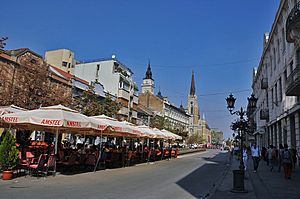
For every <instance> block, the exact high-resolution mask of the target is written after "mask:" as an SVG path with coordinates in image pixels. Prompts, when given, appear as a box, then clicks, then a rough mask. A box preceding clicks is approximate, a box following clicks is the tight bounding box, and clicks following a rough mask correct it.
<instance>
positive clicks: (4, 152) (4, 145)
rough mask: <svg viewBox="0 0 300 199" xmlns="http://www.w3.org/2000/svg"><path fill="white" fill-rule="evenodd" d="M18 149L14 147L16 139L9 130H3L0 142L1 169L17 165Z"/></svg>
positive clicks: (9, 168)
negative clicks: (3, 133)
mask: <svg viewBox="0 0 300 199" xmlns="http://www.w3.org/2000/svg"><path fill="white" fill-rule="evenodd" d="M18 159H19V150H18V149H17V147H16V139H15V138H14V137H13V136H12V134H11V132H10V131H9V130H6V131H5V135H4V138H3V140H2V142H1V144H0V167H1V169H2V170H11V169H13V168H14V167H16V166H17V163H18Z"/></svg>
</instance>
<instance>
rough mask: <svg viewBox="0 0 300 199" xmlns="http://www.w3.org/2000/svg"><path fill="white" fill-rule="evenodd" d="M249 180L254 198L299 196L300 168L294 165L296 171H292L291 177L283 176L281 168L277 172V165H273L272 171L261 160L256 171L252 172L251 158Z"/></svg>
mask: <svg viewBox="0 0 300 199" xmlns="http://www.w3.org/2000/svg"><path fill="white" fill-rule="evenodd" d="M249 163H250V164H249V174H250V180H251V182H252V184H253V187H254V190H255V193H256V198H259V199H261V198H274V199H280V198H289V199H293V198H295V199H296V198H298V199H299V198H300V168H299V166H296V171H294V172H292V179H290V180H286V179H285V178H284V173H283V168H282V167H281V172H278V166H275V167H274V169H273V171H272V172H271V171H270V167H268V166H267V163H266V162H265V161H263V160H261V161H260V163H259V164H260V165H259V168H258V172H257V173H253V172H252V171H253V166H252V160H250V161H249Z"/></svg>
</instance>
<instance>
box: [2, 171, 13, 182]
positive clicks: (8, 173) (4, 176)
mask: <svg viewBox="0 0 300 199" xmlns="http://www.w3.org/2000/svg"><path fill="white" fill-rule="evenodd" d="M12 178H13V171H3V172H2V180H11V179H12Z"/></svg>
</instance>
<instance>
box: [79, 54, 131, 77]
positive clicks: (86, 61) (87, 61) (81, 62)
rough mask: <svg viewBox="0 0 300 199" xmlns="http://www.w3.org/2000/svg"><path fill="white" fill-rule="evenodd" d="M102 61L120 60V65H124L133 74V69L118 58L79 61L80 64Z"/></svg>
mask: <svg viewBox="0 0 300 199" xmlns="http://www.w3.org/2000/svg"><path fill="white" fill-rule="evenodd" d="M102 61H115V62H118V63H119V64H120V65H122V66H124V67H125V68H126V69H127V70H128V71H129V72H130V73H131V74H133V72H132V70H131V69H130V68H129V67H127V66H126V65H125V64H123V63H122V62H120V61H119V60H118V59H117V58H100V59H92V60H84V61H79V64H86V63H93V62H102Z"/></svg>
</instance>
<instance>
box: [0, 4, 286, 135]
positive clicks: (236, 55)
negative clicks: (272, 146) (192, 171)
mask: <svg viewBox="0 0 300 199" xmlns="http://www.w3.org/2000/svg"><path fill="white" fill-rule="evenodd" d="M41 2H43V3H41ZM279 2H280V1H279V0H263V1H262V0H251V1H241V0H189V1H183V0H181V1H179V0H172V1H171V0H169V1H168V0H165V1H159V0H153V1H141V0H136V1H124V0H118V1H113V0H111V1H100V0H89V1H79V0H65V1H61V0H52V1H33V0H28V1H6V2H5V3H2V9H1V12H0V17H1V29H0V35H3V36H7V37H9V40H8V42H7V43H8V45H7V46H6V49H14V48H21V47H27V48H30V49H32V50H33V51H35V52H37V53H39V54H41V55H44V53H45V51H47V50H53V49H58V48H67V49H70V50H72V51H74V52H75V58H76V59H77V60H89V59H96V58H103V57H110V56H111V55H112V54H115V55H116V57H117V58H118V59H119V60H120V61H121V62H123V63H125V64H126V65H127V66H128V67H130V68H131V69H132V71H133V72H134V73H135V74H134V79H135V81H136V82H137V83H138V85H139V86H140V85H141V83H142V79H143V77H144V75H145V72H146V67H147V63H148V59H150V60H151V67H152V73H153V78H154V80H155V84H156V93H157V92H158V88H160V90H161V92H162V94H163V95H164V96H168V97H169V100H170V101H171V102H172V103H174V104H175V105H177V106H179V105H180V103H181V102H182V104H183V105H184V106H185V107H186V106H187V96H188V93H189V89H190V83H191V73H192V70H194V72H195V81H196V94H197V95H198V99H199V105H200V112H201V115H202V114H203V113H204V114H205V117H206V119H207V120H208V123H209V125H210V127H213V128H219V129H220V130H222V131H223V132H224V133H225V137H228V136H230V135H231V134H232V132H231V130H230V128H229V126H230V123H231V122H232V121H233V120H234V119H235V118H236V117H235V116H230V115H229V113H228V111H227V109H226V102H225V97H226V96H227V95H228V94H229V93H230V92H233V94H234V95H235V96H236V97H237V108H239V107H240V106H244V107H246V103H247V97H248V96H250V94H251V90H250V89H251V80H252V68H253V67H254V66H257V65H258V63H259V59H260V56H261V53H262V44H263V33H264V32H268V31H270V30H271V26H272V23H273V20H274V18H275V14H276V11H277V9H278V6H279Z"/></svg>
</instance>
